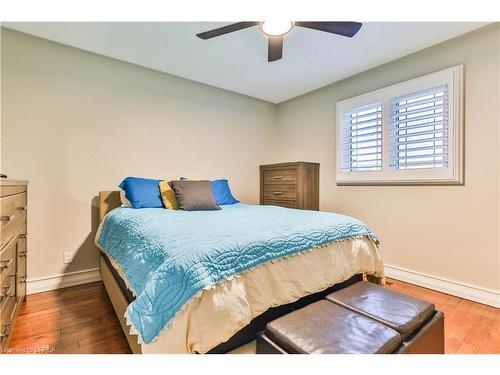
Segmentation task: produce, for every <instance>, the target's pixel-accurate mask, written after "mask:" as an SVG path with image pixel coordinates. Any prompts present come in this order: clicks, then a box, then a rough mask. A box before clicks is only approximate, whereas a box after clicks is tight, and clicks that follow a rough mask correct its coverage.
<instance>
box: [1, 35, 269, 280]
mask: <svg viewBox="0 0 500 375" xmlns="http://www.w3.org/2000/svg"><path fill="white" fill-rule="evenodd" d="M2 52H3V60H2V67H1V68H2V71H1V72H2V90H1V91H2V109H3V111H2V118H1V120H2V166H1V170H2V171H3V173H6V174H8V175H9V177H12V178H18V179H28V180H29V181H30V185H29V221H28V226H29V247H30V256H29V266H28V268H29V269H28V272H29V277H30V278H39V277H45V276H50V275H56V274H61V273H64V272H71V271H77V270H84V269H90V268H94V267H97V266H98V263H97V260H98V258H97V253H96V251H95V249H94V246H93V233H92V229H93V228H92V226H93V225H94V226H95V217H96V211H95V208H94V209H93V207H92V200H93V197H94V196H96V194H97V193H98V191H99V190H107V189H116V186H117V184H119V183H120V181H121V179H122V178H123V177H124V176H128V175H138V176H145V177H154V178H178V177H179V176H181V175H183V176H195V177H199V178H216V177H227V178H228V179H229V180H230V183H231V187H232V189H233V191H234V193H235V195H236V197H237V198H239V199H240V200H242V201H243V202H249V203H256V202H258V194H259V174H258V166H259V164H262V163H266V162H270V161H273V160H272V152H273V150H275V149H276V144H275V141H276V139H277V137H276V115H277V112H276V106H275V105H273V104H270V103H266V102H264V101H259V100H256V99H252V98H249V97H245V96H242V95H239V94H235V93H231V92H228V91H224V90H220V89H216V88H213V87H210V86H206V85H202V84H198V83H195V82H192V81H188V80H185V79H181V78H177V77H174V76H171V75H167V74H163V73H159V72H155V71H152V70H148V69H144V68H141V67H138V66H134V65H132V64H128V63H123V62H119V61H116V60H113V59H110V58H105V57H102V56H97V55H95V54H91V53H87V52H83V51H80V50H77V49H73V48H69V47H64V46H60V45H57V44H55V43H51V42H47V41H44V40H42V39H37V38H34V37H29V36H26V35H23V34H20V33H17V32H14V31H9V30H5V29H4V30H3V32H2ZM95 203H96V202H95V200H94V205H95ZM93 223H94V224H93ZM64 250H73V251H74V252H75V260H74V261H73V263H71V264H70V265H64V264H63V251H64Z"/></svg>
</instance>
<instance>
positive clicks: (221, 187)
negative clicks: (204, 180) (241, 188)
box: [212, 179, 240, 206]
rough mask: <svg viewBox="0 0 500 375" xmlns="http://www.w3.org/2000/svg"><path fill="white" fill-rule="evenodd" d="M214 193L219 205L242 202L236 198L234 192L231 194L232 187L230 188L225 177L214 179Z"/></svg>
mask: <svg viewBox="0 0 500 375" xmlns="http://www.w3.org/2000/svg"><path fill="white" fill-rule="evenodd" d="M212 194H213V196H214V200H215V203H217V204H218V205H219V206H220V205H226V204H235V203H240V201H238V200H236V199H235V198H234V197H233V194H231V189H229V184H228V182H227V180H225V179H222V180H214V181H212Z"/></svg>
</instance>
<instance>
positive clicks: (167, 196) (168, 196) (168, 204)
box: [159, 181, 179, 210]
mask: <svg viewBox="0 0 500 375" xmlns="http://www.w3.org/2000/svg"><path fill="white" fill-rule="evenodd" d="M159 187H160V196H161V200H162V202H163V205H164V206H165V208H168V209H169V210H177V209H178V208H179V207H177V200H176V199H175V191H173V190H172V188H171V187H170V184H169V183H168V181H160V183H159Z"/></svg>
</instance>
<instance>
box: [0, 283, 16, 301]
mask: <svg viewBox="0 0 500 375" xmlns="http://www.w3.org/2000/svg"><path fill="white" fill-rule="evenodd" d="M12 285H13V284H10V285H9V286H6V287H4V288H3V290H5V292H3V293H0V300H2V299H4V298H5V297H9V296H10V292H12Z"/></svg>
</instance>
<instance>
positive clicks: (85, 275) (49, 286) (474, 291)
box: [26, 264, 500, 308]
mask: <svg viewBox="0 0 500 375" xmlns="http://www.w3.org/2000/svg"><path fill="white" fill-rule="evenodd" d="M385 275H386V276H387V277H390V278H394V279H397V280H401V281H405V282H408V283H411V284H415V285H419V286H423V287H424V288H429V289H432V290H437V291H439V292H443V293H447V294H451V295H453V296H457V297H460V298H465V299H468V300H471V301H475V302H479V303H484V304H485V305H489V306H493V307H497V308H500V291H498V290H493V289H486V288H482V287H478V286H474V285H469V284H465V283H461V282H458V281H452V280H448V279H445V278H442V277H437V276H431V275H426V274H424V273H420V272H416V271H411V270H408V269H404V268H401V267H395V266H391V265H388V264H386V265H385ZM100 280H101V274H100V272H99V268H92V269H88V270H83V271H76V272H70V273H66V274H61V275H55V276H49V277H41V278H38V279H28V280H27V285H26V288H27V294H34V293H40V292H46V291H49V290H54V289H61V288H67V287H70V286H75V285H81V284H87V283H93V282H96V281H100Z"/></svg>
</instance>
